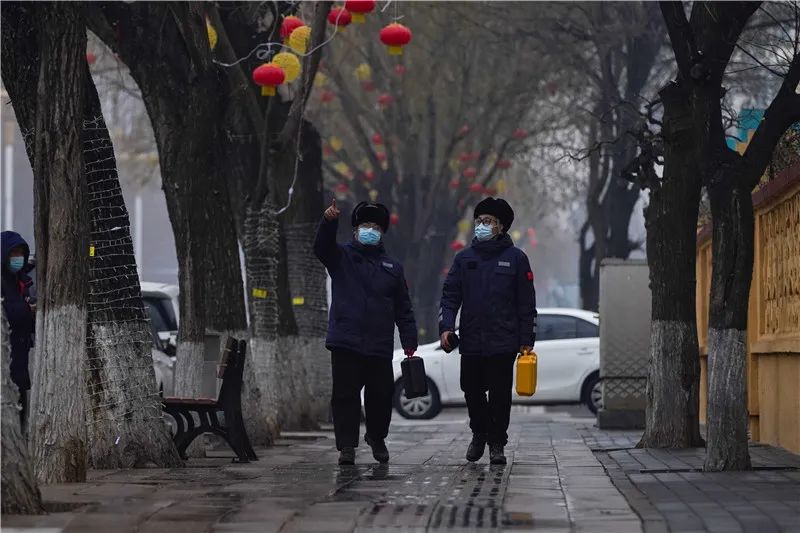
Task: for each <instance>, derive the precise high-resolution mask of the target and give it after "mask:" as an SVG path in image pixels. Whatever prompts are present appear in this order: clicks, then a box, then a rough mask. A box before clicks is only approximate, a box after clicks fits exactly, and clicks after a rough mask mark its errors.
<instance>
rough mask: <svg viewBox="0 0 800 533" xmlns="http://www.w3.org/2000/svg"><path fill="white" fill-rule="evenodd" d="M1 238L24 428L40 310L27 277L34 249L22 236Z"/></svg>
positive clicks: (13, 378)
mask: <svg viewBox="0 0 800 533" xmlns="http://www.w3.org/2000/svg"><path fill="white" fill-rule="evenodd" d="M1 237H2V262H3V266H2V280H3V284H2V288H3V310H4V311H5V315H6V319H7V320H8V325H9V329H10V334H9V341H10V342H11V368H10V372H11V381H13V382H14V384H15V385H16V386H17V388H18V389H19V396H20V405H21V407H22V409H20V422H21V424H22V427H23V428H24V427H25V417H26V414H27V412H26V401H25V396H26V394H27V392H28V391H29V390H30V388H31V377H30V374H29V372H28V357H29V353H30V350H31V348H32V347H33V337H34V331H35V329H36V318H35V316H36V315H35V310H36V307H35V304H34V300H33V298H32V297H31V294H30V289H31V286H32V285H33V281H32V280H31V278H30V277H29V276H28V275H27V271H28V269H29V268H30V267H29V264H28V260H29V258H30V248H29V247H28V243H27V242H25V239H23V238H22V236H21V235H20V234H19V233H16V232H13V231H4V232H3V233H2V235H1Z"/></svg>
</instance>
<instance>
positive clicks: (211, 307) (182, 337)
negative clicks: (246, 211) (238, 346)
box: [88, 2, 244, 396]
mask: <svg viewBox="0 0 800 533" xmlns="http://www.w3.org/2000/svg"><path fill="white" fill-rule="evenodd" d="M97 6H98V7H97V8H95V7H94V6H93V7H92V9H90V10H88V12H89V13H90V25H91V29H92V31H94V32H95V33H96V34H97V35H98V36H99V37H100V38H101V39H102V40H103V41H104V42H105V43H106V44H107V45H108V46H109V47H111V48H112V49H113V50H114V51H115V52H117V53H118V54H119V55H120V57H121V58H122V60H123V61H124V62H125V63H126V65H128V66H129V67H130V69H131V75H132V76H133V78H134V80H136V83H137V85H138V86H139V88H140V89H141V91H142V97H143V100H144V103H145V106H146V107H147V111H148V115H149V116H150V118H151V122H152V124H153V130H154V133H155V137H156V142H157V144H158V150H159V162H160V165H161V176H162V180H163V182H164V193H165V196H166V200H167V209H168V211H169V216H170V222H171V224H172V229H173V232H174V233H175V243H176V248H177V256H178V283H179V287H180V296H179V306H180V315H181V322H180V331H179V334H178V351H177V352H178V353H177V364H176V368H175V393H176V394H177V395H183V396H196V395H198V394H199V393H200V390H201V383H202V369H203V352H204V335H205V331H206V328H207V327H212V328H214V329H216V330H218V331H220V332H221V333H223V334H224V333H237V332H241V331H242V330H243V329H244V303H243V295H242V291H241V269H240V267H239V254H238V246H237V239H236V231H235V224H234V221H233V214H232V212H231V205H230V201H229V197H228V189H227V187H225V186H223V185H222V183H223V182H222V180H221V179H220V178H219V176H218V173H219V172H224V171H226V169H224V168H220V167H219V166H218V164H217V163H218V161H217V158H216V153H217V146H218V145H219V143H220V142H221V139H220V137H219V135H220V132H219V130H218V128H217V127H216V121H217V120H218V119H219V118H220V117H221V108H220V101H221V99H223V98H225V97H226V96H227V92H226V91H225V90H224V86H225V84H224V83H223V80H222V79H221V78H220V76H219V72H218V70H217V67H216V66H215V65H213V64H212V62H211V53H210V51H209V49H208V36H207V30H206V24H205V19H204V16H203V10H204V9H205V8H204V7H203V6H202V5H201V4H199V3H196V2H185V3H166V2H163V3H149V4H147V3H143V4H123V3H102V4H101V3H98V4H97ZM165 21H169V22H168V23H165ZM136 35H159V39H157V40H155V39H140V38H137V37H135V36H136ZM155 63H161V64H164V65H169V66H170V67H171V68H172V71H171V72H172V75H171V76H168V77H165V76H164V75H163V70H161V69H156V68H153V65H154V64H155Z"/></svg>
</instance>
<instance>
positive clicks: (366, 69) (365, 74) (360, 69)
mask: <svg viewBox="0 0 800 533" xmlns="http://www.w3.org/2000/svg"><path fill="white" fill-rule="evenodd" d="M354 72H355V74H356V78H358V81H369V80H370V78H372V68H371V67H370V66H369V65H367V64H366V63H361V64H360V65H359V66H357V67H356V70H355V71H354Z"/></svg>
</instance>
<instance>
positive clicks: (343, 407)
mask: <svg viewBox="0 0 800 533" xmlns="http://www.w3.org/2000/svg"><path fill="white" fill-rule="evenodd" d="M331 370H332V373H333V394H332V395H331V409H332V411H333V429H334V432H335V433H336V449H337V450H341V449H342V448H356V447H358V442H359V424H360V422H361V388H362V387H363V388H364V415H365V417H366V419H367V423H366V425H367V435H369V436H370V437H371V438H372V439H374V440H383V439H385V438H386V435H388V434H389V422H391V420H392V397H393V396H394V371H393V370H392V359H391V358H389V357H374V356H367V355H361V354H358V353H355V352H351V351H348V350H332V351H331Z"/></svg>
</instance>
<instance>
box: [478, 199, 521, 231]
mask: <svg viewBox="0 0 800 533" xmlns="http://www.w3.org/2000/svg"><path fill="white" fill-rule="evenodd" d="M481 215H492V216H494V217H497V220H499V221H500V223H501V224H502V225H503V232H504V233H507V232H508V228H510V227H511V224H512V223H513V222H514V210H513V209H511V206H510V205H508V202H506V201H505V200H503V199H502V198H492V197H491V196H490V197H489V198H485V199H483V200H481V201H480V202H478V205H476V206H475V212H474V213H473V216H472V218H478V217H479V216H481Z"/></svg>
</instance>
